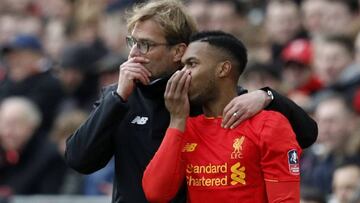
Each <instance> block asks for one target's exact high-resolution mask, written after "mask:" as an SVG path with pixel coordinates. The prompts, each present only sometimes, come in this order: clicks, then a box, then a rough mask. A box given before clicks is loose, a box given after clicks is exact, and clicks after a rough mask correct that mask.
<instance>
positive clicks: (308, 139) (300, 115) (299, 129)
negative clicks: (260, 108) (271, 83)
mask: <svg viewBox="0 0 360 203" xmlns="http://www.w3.org/2000/svg"><path fill="white" fill-rule="evenodd" d="M262 90H264V91H267V90H270V91H271V92H272V94H273V96H274V99H273V101H272V102H271V103H270V104H269V105H268V106H267V107H266V109H267V110H273V111H277V112H279V113H281V114H282V115H284V116H285V117H286V118H287V119H288V120H289V122H290V124H291V127H292V128H293V130H294V132H295V134H296V139H297V141H298V143H299V145H300V146H301V148H303V149H304V148H307V147H309V146H310V145H312V144H313V143H314V142H315V141H316V138H317V135H318V127H317V124H316V122H315V121H314V120H313V119H312V118H311V117H310V116H309V115H308V114H307V113H306V112H305V111H304V110H303V109H302V108H301V107H299V106H298V105H296V104H295V103H294V102H293V101H291V100H290V99H288V98H287V97H285V96H282V95H281V94H279V93H277V92H276V91H275V90H272V89H271V88H268V87H266V88H262Z"/></svg>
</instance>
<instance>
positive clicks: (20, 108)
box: [0, 96, 42, 128]
mask: <svg viewBox="0 0 360 203" xmlns="http://www.w3.org/2000/svg"><path fill="white" fill-rule="evenodd" d="M9 107H13V108H15V109H16V110H17V112H16V113H17V114H19V115H20V116H21V119H23V121H24V122H26V124H29V125H31V126H32V127H34V128H37V127H39V126H40V124H41V122H42V115H41V112H40V110H39V108H38V107H37V106H36V104H34V103H33V102H32V101H31V100H30V99H28V98H25V97H20V96H13V97H8V98H6V99H4V100H3V101H2V103H1V104H0V110H2V109H4V108H9Z"/></svg>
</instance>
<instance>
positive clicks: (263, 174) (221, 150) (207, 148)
mask: <svg viewBox="0 0 360 203" xmlns="http://www.w3.org/2000/svg"><path fill="white" fill-rule="evenodd" d="M182 62H183V63H184V65H185V67H184V68H183V69H182V70H181V71H178V72H176V73H175V74H174V75H173V76H172V77H171V79H170V80H169V82H168V84H167V87H166V91H165V103H166V107H167V109H168V110H169V112H170V116H171V119H170V124H169V127H168V129H167V132H166V135H165V138H164V140H163V142H162V144H161V146H160V148H159V149H158V151H157V153H156V154H155V156H154V158H153V159H152V160H151V162H150V163H149V165H148V166H147V168H146V170H145V172H144V177H143V188H144V192H145V195H146V197H147V199H148V200H149V201H150V202H169V201H170V200H171V199H172V197H174V196H175V195H176V193H177V192H178V190H179V188H180V186H181V184H182V183H183V182H184V180H185V179H186V184H187V192H188V195H187V198H188V202H210V203H211V202H241V203H263V202H289V203H290V202H291V203H293V202H299V199H300V197H299V196H300V195H299V190H300V189H299V188H300V183H299V181H300V172H299V171H300V169H299V155H300V153H301V148H300V146H299V145H298V143H297V142H296V137H295V134H294V132H293V131H292V128H291V126H290V124H289V122H288V121H287V119H286V118H285V117H284V116H282V115H281V114H280V113H277V112H274V111H262V112H260V113H259V114H257V115H256V116H254V117H253V118H251V119H248V120H247V121H244V122H243V123H242V124H240V125H239V126H238V127H236V128H234V129H225V128H222V126H221V121H222V118H221V115H222V112H223V111H227V109H224V108H225V106H226V104H227V103H228V102H229V101H231V99H233V98H234V97H236V95H237V91H236V86H237V81H238V78H239V76H240V75H241V73H242V72H243V70H244V68H245V66H246V63H247V53H246V48H245V47H244V45H243V44H242V42H240V41H239V40H238V39H236V38H235V37H234V36H232V35H230V34H227V33H224V32H220V31H210V32H200V33H198V34H196V35H194V36H193V37H192V38H191V40H190V44H189V47H188V49H187V50H186V52H185V54H184V56H183V57H182ZM189 101H190V102H191V103H195V104H201V105H202V108H203V112H204V114H202V115H200V116H197V117H189V109H190V108H189ZM234 116H237V115H236V113H235V115H234Z"/></svg>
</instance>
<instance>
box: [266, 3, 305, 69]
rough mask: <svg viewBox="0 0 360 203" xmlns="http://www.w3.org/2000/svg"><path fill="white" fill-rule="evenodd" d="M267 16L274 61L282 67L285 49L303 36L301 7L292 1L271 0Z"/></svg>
mask: <svg viewBox="0 0 360 203" xmlns="http://www.w3.org/2000/svg"><path fill="white" fill-rule="evenodd" d="M265 14H266V21H265V25H264V26H265V29H266V32H267V34H268V38H269V39H268V40H269V43H270V45H271V49H272V50H271V52H272V60H273V63H274V64H276V65H280V54H281V51H282V49H283V47H284V46H285V45H286V44H287V43H288V42H289V41H290V40H293V39H295V38H297V37H299V36H300V34H301V21H300V11H299V7H298V6H297V4H296V3H295V2H294V1H291V0H271V1H269V3H268V4H267V6H266V11H265Z"/></svg>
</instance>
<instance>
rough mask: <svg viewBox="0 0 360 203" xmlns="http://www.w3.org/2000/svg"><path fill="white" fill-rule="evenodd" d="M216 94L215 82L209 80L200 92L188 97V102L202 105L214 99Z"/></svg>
mask: <svg viewBox="0 0 360 203" xmlns="http://www.w3.org/2000/svg"><path fill="white" fill-rule="evenodd" d="M217 95H218V90H217V88H216V85H215V82H214V81H213V80H209V81H208V83H207V85H206V87H205V88H204V89H202V91H201V92H200V94H197V95H196V96H195V97H193V98H189V100H190V104H191V105H195V106H202V105H204V104H205V103H207V102H209V101H211V100H213V99H215V98H216V97H217Z"/></svg>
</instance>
